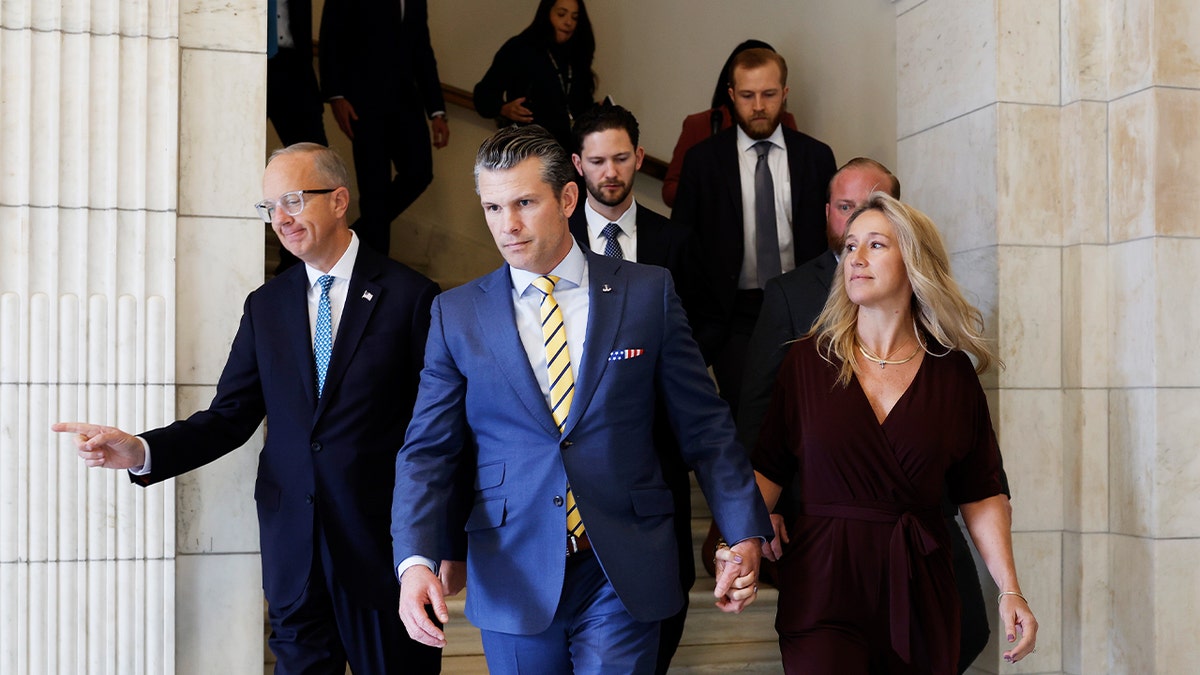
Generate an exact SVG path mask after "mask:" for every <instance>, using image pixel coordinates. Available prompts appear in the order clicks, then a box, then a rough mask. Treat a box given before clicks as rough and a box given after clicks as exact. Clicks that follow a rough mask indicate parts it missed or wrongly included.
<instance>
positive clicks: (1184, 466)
mask: <svg viewBox="0 0 1200 675" xmlns="http://www.w3.org/2000/svg"><path fill="white" fill-rule="evenodd" d="M896 11H897V20H896V30H897V45H898V53H897V63H898V73H897V75H898V82H897V99H898V110H897V119H898V127H899V142H898V154H899V174H900V175H901V176H902V177H903V178H904V180H905V181H906V184H905V189H906V192H907V197H908V199H910V200H912V201H913V202H914V203H915V204H916V205H918V206H919V207H920V208H922V209H924V210H926V211H927V212H928V213H929V214H930V215H931V216H932V217H933V218H934V220H935V221H936V222H938V223H939V225H940V226H941V227H942V229H943V231H944V232H945V233H946V236H947V239H948V240H949V242H950V244H951V246H952V249H953V251H954V258H955V260H954V264H955V271H956V273H957V275H958V276H959V277H960V278H962V279H964V280H965V281H966V286H967V287H968V288H970V289H971V291H972V292H973V293H975V295H976V297H977V298H978V300H979V302H980V304H981V306H982V307H984V308H985V312H986V314H987V316H988V321H989V324H990V325H991V326H992V330H993V331H994V335H995V338H996V339H997V341H998V345H999V349H1000V353H1001V355H1002V357H1003V358H1004V360H1005V361H1006V362H1007V364H1008V368H1007V370H1005V371H1003V372H1002V373H1000V374H999V375H998V376H997V377H995V378H992V379H991V385H992V386H993V387H994V391H993V392H992V393H991V395H992V401H993V404H994V405H993V413H994V416H995V419H996V423H997V430H998V432H999V434H1000V441H1001V446H1002V447H1003V449H1004V453H1005V467H1006V468H1007V470H1008V472H1009V477H1010V480H1011V481H1012V486H1013V496H1014V501H1013V507H1014V511H1015V513H1014V546H1015V550H1016V555H1017V558H1018V567H1019V570H1020V574H1021V580H1022V584H1023V586H1024V587H1025V591H1026V594H1027V595H1028V596H1029V597H1030V599H1031V600H1032V602H1033V606H1034V608H1035V610H1037V612H1038V616H1039V619H1040V622H1041V634H1040V636H1041V637H1040V640H1039V648H1038V652H1037V654H1036V655H1035V656H1033V657H1030V659H1029V660H1028V661H1026V662H1023V663H1022V664H1020V665H1019V666H1018V667H1017V668H1015V669H1014V668H1012V667H1010V666H1007V665H1005V664H1003V663H1002V662H1001V661H999V659H998V652H997V651H996V643H995V640H993V644H992V645H991V646H990V647H989V650H988V651H987V652H985V654H984V656H982V657H981V658H980V661H979V662H977V664H976V666H977V667H979V668H981V669H982V670H984V671H987V672H1013V671H1015V672H1068V673H1097V672H1162V673H1173V672H1188V671H1189V670H1191V669H1193V668H1194V667H1195V663H1196V662H1197V658H1198V657H1200V650H1198V648H1197V646H1196V645H1195V641H1194V639H1192V638H1194V635H1195V631H1194V630H1193V629H1192V628H1191V627H1190V626H1191V625H1192V623H1193V622H1192V620H1191V617H1192V616H1194V610H1193V609H1191V608H1192V607H1194V606H1195V604H1196V602H1197V600H1200V585H1198V582H1200V578H1198V575H1197V574H1196V572H1195V571H1194V567H1195V566H1194V565H1193V564H1190V563H1187V562H1184V561H1187V560H1190V561H1195V560H1197V559H1200V538H1198V535H1200V526H1198V525H1197V523H1198V522H1200V520H1198V519H1197V518H1196V515H1197V511H1198V510H1200V500H1198V499H1197V497H1196V494H1197V488H1200V468H1198V467H1200V464H1198V463H1197V460H1196V451H1197V443H1196V438H1197V432H1200V423H1197V421H1196V417H1195V415H1194V412H1186V411H1195V410H1197V409H1198V408H1197V404H1200V397H1198V396H1197V394H1196V390H1197V385H1200V365H1198V364H1200V361H1197V359H1196V358H1195V357H1194V352H1195V350H1194V349H1193V348H1192V347H1191V346H1190V345H1191V344H1193V343H1194V335H1195V334H1196V329H1197V328H1198V326H1197V321H1198V320H1197V319H1196V316H1197V313H1196V311H1195V310H1196V308H1197V306H1198V305H1197V297H1196V293H1195V289H1194V284H1191V283H1189V281H1188V279H1187V278H1186V275H1187V272H1186V271H1185V270H1186V269H1187V266H1188V263H1187V261H1189V260H1191V259H1192V257H1191V256H1189V253H1191V252H1193V251H1200V248H1198V240H1197V235H1200V226H1197V225H1196V221H1195V219H1194V217H1189V216H1191V214H1190V213H1189V211H1188V210H1187V207H1188V206H1189V205H1190V203H1191V202H1192V201H1194V200H1192V199H1191V197H1192V196H1193V195H1194V194H1195V188H1193V187H1192V186H1191V182H1192V180H1193V179H1192V176H1194V175H1195V172H1196V171H1195V170H1196V168H1197V165H1198V164H1200V159H1197V157H1200V153H1198V152H1197V151H1198V150H1200V147H1196V146H1197V144H1200V141H1198V140H1197V138H1198V136H1197V134H1196V133H1195V129H1196V126H1195V120H1196V118H1197V113H1198V112H1200V110H1198V106H1200V91H1198V88H1200V70H1198V69H1197V68H1196V63H1197V61H1198V59H1197V56H1198V54H1197V52H1198V51H1200V47H1197V43H1196V41H1195V40H1191V39H1189V36H1191V35H1194V31H1195V29H1196V27H1197V26H1200V6H1197V5H1196V4H1195V3H1192V2H1182V1H1180V2H1171V1H1163V0H1130V1H1127V2H1088V1H1085V0H1062V1H1061V2H1042V1H1040V0H969V1H960V0H920V1H918V0H908V1H901V2H897V3H896ZM1184 626H1188V627H1187V628H1184ZM1185 635H1187V636H1190V637H1184V636H1185Z"/></svg>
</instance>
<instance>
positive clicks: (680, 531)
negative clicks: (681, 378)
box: [570, 204, 696, 588]
mask: <svg viewBox="0 0 1200 675" xmlns="http://www.w3.org/2000/svg"><path fill="white" fill-rule="evenodd" d="M570 223H571V234H572V235H573V236H574V237H575V241H577V242H579V247H580V248H582V249H583V250H585V251H590V250H592V249H591V241H590V237H589V235H588V229H587V215H585V213H584V210H583V206H582V205H580V206H579V207H578V208H576V209H575V211H574V212H573V213H572V214H571V220H570ZM637 238H638V239H637V251H635V252H634V253H635V255H636V256H637V262H639V263H642V264H644V265H657V266H659V267H665V268H667V271H669V272H670V273H671V277H672V278H673V279H679V278H680V277H681V276H683V275H682V273H681V270H682V268H683V261H684V246H685V244H686V243H687V232H686V231H685V230H684V229H683V228H682V227H680V225H679V224H678V223H673V222H671V221H670V220H668V219H666V218H664V217H663V216H661V215H659V214H658V213H656V212H654V211H651V210H650V209H648V208H646V207H645V206H642V205H641V204H638V207H637ZM595 253H603V251H595ZM676 287H677V288H678V282H677V283H676ZM680 295H683V293H682V291H681V292H680ZM654 415H655V417H654V447H655V448H657V449H658V452H659V458H660V459H661V460H662V465H663V478H665V479H666V481H667V485H668V486H669V487H670V488H671V494H672V495H673V496H674V498H675V516H676V517H675V535H676V538H677V539H678V541H679V573H680V581H681V582H682V584H683V588H691V587H692V585H693V584H694V583H696V561H695V558H694V557H693V555H692V548H693V547H692V481H691V479H689V478H688V466H687V463H686V462H684V461H683V455H681V454H680V453H679V443H678V442H676V440H675V432H674V431H672V430H671V423H670V419H669V417H668V416H667V409H666V407H665V406H663V405H662V403H661V401H660V402H659V403H658V404H657V405H655V408H654Z"/></svg>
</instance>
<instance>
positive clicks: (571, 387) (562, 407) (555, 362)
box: [533, 275, 584, 537]
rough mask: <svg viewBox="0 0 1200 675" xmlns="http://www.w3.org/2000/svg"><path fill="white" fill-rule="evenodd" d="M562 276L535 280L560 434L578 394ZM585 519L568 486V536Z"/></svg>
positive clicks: (579, 529) (552, 408) (553, 410)
mask: <svg viewBox="0 0 1200 675" xmlns="http://www.w3.org/2000/svg"><path fill="white" fill-rule="evenodd" d="M557 283H558V277H556V276H552V275H545V276H540V277H538V278H536V279H534V280H533V287H534V288H536V289H538V290H539V291H541V292H542V293H543V294H544V295H545V296H546V297H544V298H542V304H541V319H542V340H543V344H544V345H545V347H546V368H547V369H548V370H549V375H550V414H551V415H552V416H553V417H554V423H555V424H557V425H558V431H559V433H562V431H563V429H564V427H565V426H566V421H567V415H568V414H570V412H571V398H572V397H574V395H575V376H574V375H572V374H571V354H570V351H569V350H568V349H567V330H566V327H565V326H564V325H563V315H562V309H560V308H559V306H558V301H557V300H555V299H554V285H555V284H557ZM583 531H584V527H583V519H582V518H580V516H579V507H578V506H577V505H576V504H575V493H574V492H572V491H571V486H570V484H568V485H567V533H568V534H573V535H575V536H577V537H578V536H580V535H582V534H583Z"/></svg>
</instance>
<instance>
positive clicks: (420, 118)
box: [350, 92, 433, 255]
mask: <svg viewBox="0 0 1200 675" xmlns="http://www.w3.org/2000/svg"><path fill="white" fill-rule="evenodd" d="M412 97H413V100H412V101H388V100H386V99H384V100H366V101H363V102H360V101H358V100H351V103H352V104H353V105H354V111H355V113H356V114H357V115H358V120H357V121H355V122H353V126H354V140H353V142H352V146H353V148H354V171H355V173H356V174H357V176H358V211H359V217H358V220H357V221H355V222H354V224H353V225H351V226H350V227H351V229H353V230H354V231H355V232H357V233H358V237H359V239H361V240H362V242H363V243H364V244H366V245H367V246H369V247H371V248H372V249H374V250H376V251H378V252H380V253H382V254H384V255H389V251H390V249H391V241H392V239H391V237H392V221H393V220H395V219H396V217H397V216H399V215H400V214H401V213H403V212H404V210H405V209H407V208H408V207H409V206H411V205H412V203H413V202H415V201H416V200H417V197H420V196H421V193H423V192H425V188H427V187H429V184H430V183H432V182H433V150H432V148H431V146H430V135H429V124H428V122H427V121H426V120H425V113H424V111H423V110H422V108H421V104H420V103H419V102H417V100H416V93H415V92H414V93H413V94H412ZM393 169H394V170H395V174H394V175H393Z"/></svg>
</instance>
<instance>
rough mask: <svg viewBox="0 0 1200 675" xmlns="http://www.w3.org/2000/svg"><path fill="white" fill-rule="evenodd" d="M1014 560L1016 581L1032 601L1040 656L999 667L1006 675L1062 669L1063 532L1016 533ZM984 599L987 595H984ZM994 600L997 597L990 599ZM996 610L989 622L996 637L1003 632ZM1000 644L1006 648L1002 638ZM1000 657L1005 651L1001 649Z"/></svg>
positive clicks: (1000, 664) (1014, 537) (1035, 655)
mask: <svg viewBox="0 0 1200 675" xmlns="http://www.w3.org/2000/svg"><path fill="white" fill-rule="evenodd" d="M1013 557H1014V558H1015V560H1016V563H1017V578H1018V579H1020V581H1021V591H1022V593H1024V595H1025V597H1026V598H1029V602H1030V608H1032V609H1033V612H1034V616H1035V617H1037V621H1038V641H1037V645H1038V646H1037V653H1036V654H1033V655H1030V656H1029V657H1027V658H1025V659H1022V660H1021V661H1019V662H1018V663H1015V664H1012V665H1009V664H1007V663H1005V662H1004V661H1000V662H999V663H997V664H996V665H997V666H998V667H999V668H1000V670H1001V672H1003V673H1045V672H1051V673H1053V672H1059V671H1061V670H1062V653H1063V632H1062V627H1063V584H1062V574H1063V544H1062V534H1061V533H1060V532H1015V533H1013ZM984 597H985V599H986V598H987V597H988V596H986V595H985V596H984ZM991 598H992V599H994V598H995V595H992V596H991ZM998 619H999V617H998V616H997V614H996V612H995V611H994V604H993V611H992V614H991V617H990V619H989V621H990V622H991V624H992V626H993V627H994V630H993V631H992V632H993V634H995V635H997V636H1000V635H1001V634H1002V633H1003V630H1004V629H1003V624H1001V623H999V621H998ZM1000 639H1001V642H1000V645H1001V646H1002V647H1003V648H1006V647H1007V643H1005V642H1004V638H1003V637H1001V638H1000ZM1000 654H1001V656H1002V655H1003V649H1001V650H1000Z"/></svg>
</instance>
